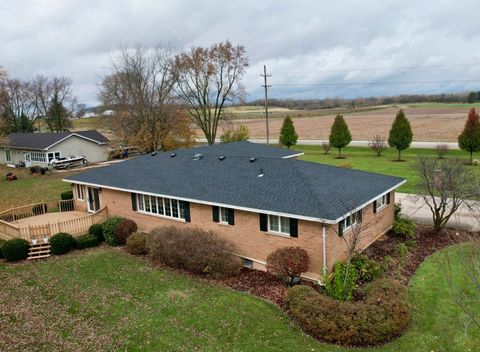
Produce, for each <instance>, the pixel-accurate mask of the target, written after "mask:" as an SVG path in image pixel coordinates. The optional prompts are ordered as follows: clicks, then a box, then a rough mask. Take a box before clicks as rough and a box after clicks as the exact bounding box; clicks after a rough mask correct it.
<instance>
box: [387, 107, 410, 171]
mask: <svg viewBox="0 0 480 352" xmlns="http://www.w3.org/2000/svg"><path fill="white" fill-rule="evenodd" d="M412 140H413V132H412V127H411V126H410V122H409V121H408V119H407V117H406V116H405V113H404V112H403V109H400V111H399V112H398V113H397V116H396V117H395V121H393V124H392V128H391V129H390V134H389V136H388V145H389V146H390V147H392V148H395V149H397V150H398V160H399V161H400V160H401V155H402V150H405V149H407V148H408V147H410V143H412Z"/></svg>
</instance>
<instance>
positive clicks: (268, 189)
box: [66, 148, 404, 222]
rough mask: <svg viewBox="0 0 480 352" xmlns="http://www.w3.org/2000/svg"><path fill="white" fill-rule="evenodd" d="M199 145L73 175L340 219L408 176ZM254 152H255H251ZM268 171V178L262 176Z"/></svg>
mask: <svg viewBox="0 0 480 352" xmlns="http://www.w3.org/2000/svg"><path fill="white" fill-rule="evenodd" d="M197 152H198V149H197V148H193V149H191V150H189V151H187V150H184V151H180V152H177V155H176V156H175V157H173V158H172V157H170V153H158V154H156V155H155V156H151V155H144V156H140V157H138V158H136V159H132V160H128V161H125V162H122V163H118V164H114V165H112V166H109V167H103V168H97V169H94V170H92V171H87V172H85V173H82V174H77V175H74V176H69V177H67V178H66V181H73V182H75V181H77V182H83V183H89V184H94V185H99V186H103V187H107V188H108V187H113V188H120V189H124V190H131V191H139V192H147V193H154V194H159V195H165V196H171V197H174V198H175V197H178V198H185V199H191V200H198V201H204V202H211V203H217V204H224V205H230V206H232V207H235V206H237V207H243V208H252V209H256V210H260V211H261V210H263V211H270V212H278V213H285V214H290V215H293V216H295V215H296V216H300V217H301V216H303V217H308V218H315V219H319V220H320V219H322V220H327V221H330V222H334V221H336V220H338V219H339V218H340V217H343V216H344V215H345V214H346V213H348V212H349V211H351V210H353V208H355V207H358V206H360V205H363V204H365V203H367V202H369V201H372V200H373V199H374V198H376V197H378V196H379V195H380V194H382V193H384V192H386V191H388V190H390V189H393V188H395V187H396V186H398V185H399V184H400V183H401V182H403V181H404V180H403V179H401V178H398V177H392V176H384V175H378V174H373V173H368V172H363V171H356V170H350V169H342V168H337V167H333V166H327V165H323V164H317V163H311V162H306V161H300V160H294V159H281V158H268V157H257V160H256V161H255V162H253V163H252V162H250V161H249V157H246V156H226V158H225V159H224V160H223V161H221V160H219V158H218V156H215V155H211V154H204V156H203V158H201V159H200V160H193V155H194V154H196V153H197ZM249 156H250V155H249ZM259 173H263V174H264V176H263V177H258V176H257V175H258V174H259Z"/></svg>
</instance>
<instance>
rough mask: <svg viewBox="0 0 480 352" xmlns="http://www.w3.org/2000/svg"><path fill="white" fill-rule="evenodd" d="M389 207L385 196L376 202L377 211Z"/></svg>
mask: <svg viewBox="0 0 480 352" xmlns="http://www.w3.org/2000/svg"><path fill="white" fill-rule="evenodd" d="M386 205H387V195H386V194H385V195H383V196H381V197H380V198H378V199H377V200H376V201H375V209H376V211H379V210H380V209H382V208H383V207H385V206H386Z"/></svg>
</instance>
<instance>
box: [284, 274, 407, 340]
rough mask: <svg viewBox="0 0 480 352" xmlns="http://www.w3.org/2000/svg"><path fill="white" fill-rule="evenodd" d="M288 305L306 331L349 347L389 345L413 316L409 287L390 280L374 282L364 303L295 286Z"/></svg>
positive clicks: (289, 295) (307, 287) (286, 297)
mask: <svg viewBox="0 0 480 352" xmlns="http://www.w3.org/2000/svg"><path fill="white" fill-rule="evenodd" d="M285 303H286V305H287V307H288V309H289V311H290V313H291V315H292V316H293V318H294V319H295V320H296V321H297V322H298V323H299V324H300V325H301V326H302V328H303V329H304V330H305V331H306V332H308V333H309V334H311V335H313V336H315V337H317V338H319V339H321V340H323V341H326V342H329V343H339V344H342V345H346V346H374V345H378V344H383V343H386V342H388V341H390V340H391V339H393V338H395V337H397V336H399V335H400V334H401V333H402V332H403V331H404V330H405V329H406V328H407V326H408V324H409V323H410V316H411V315H410V306H409V304H408V302H407V288H406V287H405V286H404V285H402V284H401V283H400V282H398V281H395V280H391V279H380V280H377V281H375V282H374V283H372V284H371V286H370V287H369V288H368V290H367V293H366V298H365V300H363V301H358V302H345V301H337V300H334V299H332V298H330V297H328V296H325V295H322V294H320V293H319V292H318V291H316V290H315V289H313V288H311V287H309V286H295V287H292V288H290V289H289V290H288V291H287V294H286V296H285Z"/></svg>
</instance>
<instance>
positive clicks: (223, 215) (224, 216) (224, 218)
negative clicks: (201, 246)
mask: <svg viewBox="0 0 480 352" xmlns="http://www.w3.org/2000/svg"><path fill="white" fill-rule="evenodd" d="M220 223H222V224H229V219H228V208H222V207H220Z"/></svg>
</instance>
